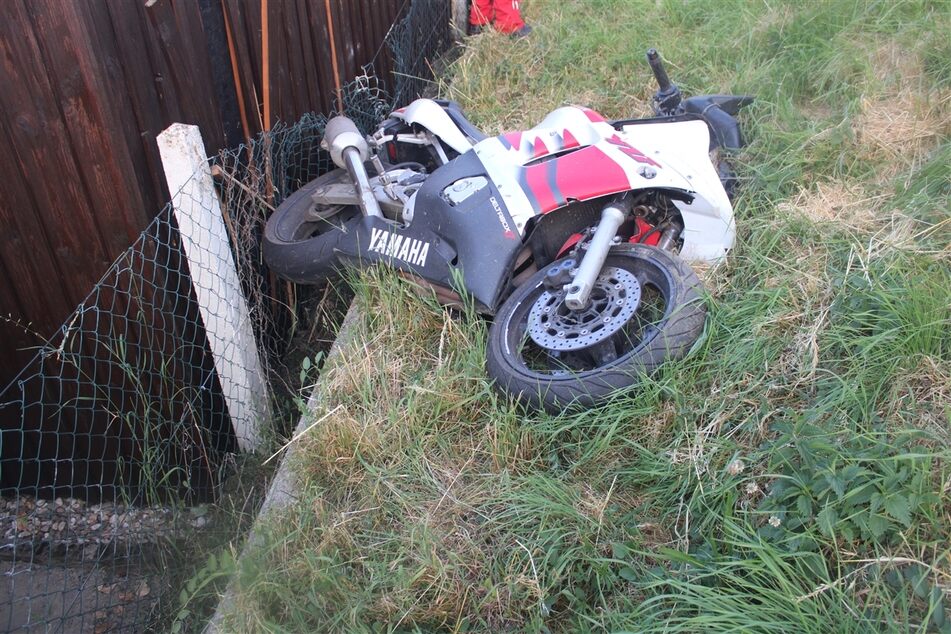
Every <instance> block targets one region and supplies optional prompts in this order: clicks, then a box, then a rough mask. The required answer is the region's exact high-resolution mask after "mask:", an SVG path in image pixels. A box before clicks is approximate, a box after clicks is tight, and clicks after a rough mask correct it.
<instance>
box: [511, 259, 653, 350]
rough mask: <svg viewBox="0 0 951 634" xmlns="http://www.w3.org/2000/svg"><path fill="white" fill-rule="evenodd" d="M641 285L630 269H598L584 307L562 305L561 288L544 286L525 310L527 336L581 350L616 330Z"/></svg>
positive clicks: (630, 312)
mask: <svg viewBox="0 0 951 634" xmlns="http://www.w3.org/2000/svg"><path fill="white" fill-rule="evenodd" d="M640 301H641V285H640V282H638V281H637V277H635V275H634V274H633V273H630V272H628V271H625V270H624V269H619V268H617V267H613V266H608V267H605V268H604V269H603V270H602V271H601V275H600V276H598V279H597V281H596V282H595V283H594V288H593V289H592V291H591V298H590V300H589V301H588V305H587V307H585V308H584V309H582V310H578V311H572V310H569V309H568V307H567V306H565V291H564V290H557V291H550V290H546V291H544V292H542V294H541V296H540V297H539V298H538V300H537V301H536V302H535V304H534V305H533V306H532V309H531V311H529V313H528V324H527V326H528V336H529V337H531V338H532V341H534V342H535V343H537V344H538V345H539V346H541V347H543V348H547V349H549V350H559V351H570V350H581V349H584V348H588V347H590V346H593V345H595V344H598V343H601V342H602V341H604V340H606V339H608V338H609V337H611V336H612V335H614V334H615V333H617V332H618V331H619V330H620V329H621V328H623V327H624V324H626V323H627V322H628V320H630V318H631V317H632V316H633V315H634V313H635V312H636V311H637V307H638V306H639V305H640Z"/></svg>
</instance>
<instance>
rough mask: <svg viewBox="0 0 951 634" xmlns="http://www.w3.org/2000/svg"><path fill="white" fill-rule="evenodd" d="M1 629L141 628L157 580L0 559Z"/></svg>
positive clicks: (97, 631) (152, 602)
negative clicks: (0, 579)
mask: <svg viewBox="0 0 951 634" xmlns="http://www.w3.org/2000/svg"><path fill="white" fill-rule="evenodd" d="M0 570H2V571H3V579H2V581H0V627H2V628H4V631H5V632H64V633H65V632H69V633H73V632H76V633H83V634H85V633H87V632H90V633H94V634H102V633H104V632H121V631H126V632H142V631H145V630H146V629H147V627H148V624H149V622H150V620H151V615H152V612H153V610H154V608H155V591H154V588H155V587H156V586H155V584H156V583H158V582H157V581H156V580H152V579H148V578H144V577H122V576H119V575H117V574H115V573H111V574H110V573H107V572H105V571H103V570H100V569H89V570H87V569H85V568H84V567H81V566H47V565H46V564H45V563H44V564H31V563H17V562H2V564H0Z"/></svg>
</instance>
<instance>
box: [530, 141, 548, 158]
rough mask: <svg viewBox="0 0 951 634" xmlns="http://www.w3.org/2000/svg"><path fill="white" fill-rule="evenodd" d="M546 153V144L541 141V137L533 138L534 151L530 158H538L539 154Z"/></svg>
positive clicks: (543, 154)
mask: <svg viewBox="0 0 951 634" xmlns="http://www.w3.org/2000/svg"><path fill="white" fill-rule="evenodd" d="M546 154H548V146H547V145H545V142H544V141H542V138H541V137H538V138H537V139H535V153H534V155H533V156H532V158H538V157H539V156H545V155H546Z"/></svg>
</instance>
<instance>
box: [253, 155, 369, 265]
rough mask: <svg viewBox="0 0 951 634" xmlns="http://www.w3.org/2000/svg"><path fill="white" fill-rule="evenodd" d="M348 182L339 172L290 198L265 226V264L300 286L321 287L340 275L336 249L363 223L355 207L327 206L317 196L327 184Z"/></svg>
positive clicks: (307, 185) (340, 170)
mask: <svg viewBox="0 0 951 634" xmlns="http://www.w3.org/2000/svg"><path fill="white" fill-rule="evenodd" d="M340 182H349V176H348V175H347V172H346V171H344V170H342V169H337V170H334V171H332V172H328V173H327V174H324V175H323V176H320V177H318V178H316V179H314V180H312V181H310V182H309V183H307V184H306V185H304V186H303V187H301V188H300V189H298V190H297V191H296V192H294V193H293V194H291V195H290V196H288V198H287V199H286V200H285V201H284V202H283V203H281V205H280V206H279V207H278V208H277V210H276V211H275V212H274V213H273V214H272V215H271V217H270V219H268V221H267V225H265V227H264V261H265V262H266V263H267V265H268V267H269V268H270V269H271V270H272V271H274V272H275V273H277V274H278V275H280V276H281V277H283V278H285V279H288V280H291V281H292V282H297V283H298V284H319V283H321V282H324V281H325V280H327V279H328V278H331V277H335V276H336V275H337V266H338V262H337V253H336V248H337V245H338V244H339V242H340V240H341V239H342V238H343V236H344V235H346V233H347V232H348V231H349V230H350V229H351V228H352V227H353V226H354V225H355V224H356V223H357V222H359V220H360V209H359V208H358V207H357V206H355V205H326V204H322V203H321V202H320V197H319V196H316V197H315V193H316V192H317V191H318V190H319V189H320V188H321V187H324V186H326V185H330V184H335V183H340Z"/></svg>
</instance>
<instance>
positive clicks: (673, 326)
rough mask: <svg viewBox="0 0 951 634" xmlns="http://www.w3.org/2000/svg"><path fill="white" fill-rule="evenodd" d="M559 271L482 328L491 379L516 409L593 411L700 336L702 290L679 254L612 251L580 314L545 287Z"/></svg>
mask: <svg viewBox="0 0 951 634" xmlns="http://www.w3.org/2000/svg"><path fill="white" fill-rule="evenodd" d="M562 263H564V260H562V261H559V262H555V263H553V264H552V265H549V266H547V267H545V268H544V269H542V270H541V271H539V272H538V273H536V274H535V275H534V276H532V277H531V278H529V279H528V280H526V281H525V282H524V283H523V284H522V285H521V286H519V287H518V288H516V289H515V291H513V293H512V295H511V296H509V298H508V299H507V300H506V301H505V303H504V304H503V305H502V308H501V309H500V310H499V312H498V314H497V315H496V317H495V320H494V322H493V324H492V327H491V328H490V330H489V344H488V349H487V351H486V366H487V371H488V374H489V376H490V377H492V378H493V379H494V380H495V382H496V386H497V387H498V388H499V389H501V390H502V392H504V393H505V394H508V395H511V396H513V397H515V398H516V399H517V400H518V401H520V402H522V403H524V404H526V405H528V406H530V407H535V408H538V407H542V408H544V409H546V410H549V411H558V410H561V409H563V408H565V407H567V406H585V407H592V406H597V405H599V404H600V403H602V402H604V401H605V400H607V399H608V398H610V397H611V396H612V395H614V394H616V393H617V392H618V391H619V390H625V389H627V388H630V387H632V386H634V385H635V384H636V383H637V382H638V378H639V376H641V375H642V374H649V373H651V372H653V371H654V370H655V369H657V368H658V367H659V366H660V365H661V364H662V363H664V362H665V361H668V360H673V359H680V358H682V357H683V356H684V355H686V354H687V352H688V351H689V350H690V348H691V346H693V344H694V343H695V342H696V341H697V339H698V338H699V337H700V334H701V333H702V331H703V324H704V319H705V317H706V308H705V306H704V303H703V299H702V297H701V291H702V285H701V283H700V280H698V279H697V276H696V274H695V273H694V272H693V271H692V270H691V269H690V267H689V266H688V265H687V264H686V263H685V262H684V261H682V260H681V259H680V258H678V257H677V256H676V255H674V254H672V253H670V252H668V251H664V250H661V249H658V248H655V247H651V246H647V245H639V244H625V245H618V246H615V247H612V249H611V251H610V252H609V254H608V257H607V259H606V260H605V263H604V267H603V268H602V270H601V274H600V276H599V277H598V281H597V283H596V284H595V287H594V290H593V291H592V294H591V300H590V301H589V304H588V307H587V308H586V309H584V310H582V311H571V310H569V309H568V308H567V307H566V306H565V305H564V294H565V293H564V291H563V290H561V288H560V286H559V285H557V284H553V283H552V282H551V279H552V278H551V276H550V273H549V272H550V271H552V270H553V267H558V266H560V265H562ZM564 266H565V267H567V266H570V264H564Z"/></svg>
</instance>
